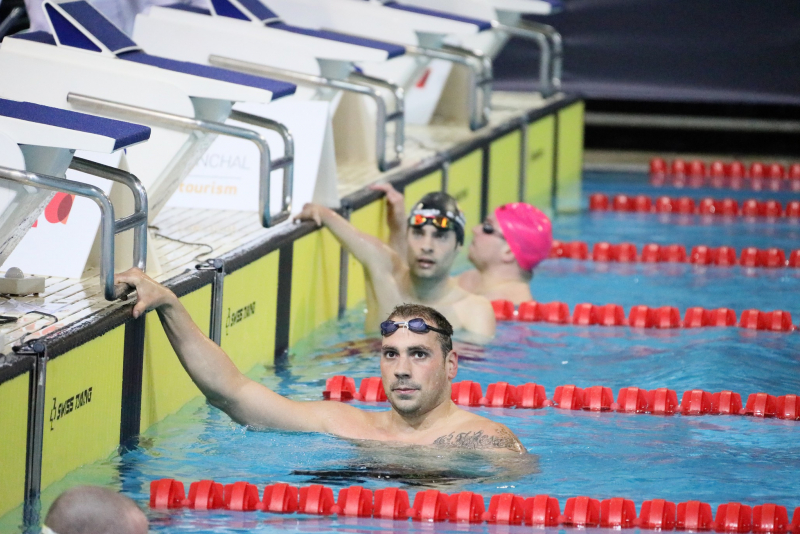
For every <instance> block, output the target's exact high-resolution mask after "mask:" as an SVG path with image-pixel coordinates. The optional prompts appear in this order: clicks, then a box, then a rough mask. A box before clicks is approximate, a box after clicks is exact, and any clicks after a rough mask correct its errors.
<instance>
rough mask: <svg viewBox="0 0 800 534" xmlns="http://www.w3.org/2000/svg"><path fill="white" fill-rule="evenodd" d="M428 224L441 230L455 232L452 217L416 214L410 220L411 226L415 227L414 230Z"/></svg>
mask: <svg viewBox="0 0 800 534" xmlns="http://www.w3.org/2000/svg"><path fill="white" fill-rule="evenodd" d="M428 223H430V224H432V225H433V226H434V227H436V228H438V229H439V230H453V229H454V226H455V225H454V223H453V221H452V220H451V219H450V217H447V216H446V215H423V214H421V213H416V214H412V215H411V217H409V218H408V224H409V226H413V227H414V228H420V227H422V226H425V225H426V224H428Z"/></svg>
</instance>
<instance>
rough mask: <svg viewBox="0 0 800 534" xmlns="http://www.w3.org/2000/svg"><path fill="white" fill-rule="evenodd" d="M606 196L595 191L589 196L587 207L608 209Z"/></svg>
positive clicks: (595, 209) (601, 209) (593, 209)
mask: <svg viewBox="0 0 800 534" xmlns="http://www.w3.org/2000/svg"><path fill="white" fill-rule="evenodd" d="M608 206H609V203H608V196H607V195H604V194H602V193H595V194H594V195H592V196H590V197H589V209H590V210H592V211H608Z"/></svg>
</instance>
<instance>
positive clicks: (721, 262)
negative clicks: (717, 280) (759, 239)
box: [714, 247, 736, 267]
mask: <svg viewBox="0 0 800 534" xmlns="http://www.w3.org/2000/svg"><path fill="white" fill-rule="evenodd" d="M714 265H717V266H719V267H730V266H732V265H736V250H735V249H734V248H732V247H719V248H718V249H717V250H716V251H715V252H714Z"/></svg>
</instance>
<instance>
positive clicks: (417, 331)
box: [115, 268, 526, 453]
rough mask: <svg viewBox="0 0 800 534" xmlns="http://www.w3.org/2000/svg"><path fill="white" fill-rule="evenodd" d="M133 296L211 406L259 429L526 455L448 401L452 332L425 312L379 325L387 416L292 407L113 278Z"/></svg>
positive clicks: (320, 405)
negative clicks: (153, 315)
mask: <svg viewBox="0 0 800 534" xmlns="http://www.w3.org/2000/svg"><path fill="white" fill-rule="evenodd" d="M115 281H116V282H117V283H119V282H124V283H127V284H130V285H131V286H134V287H135V288H136V299H137V302H136V305H135V306H134V308H133V316H134V317H135V318H137V317H140V316H141V315H142V314H143V313H145V312H146V311H147V310H157V311H158V316H159V319H160V320H161V324H162V326H163V327H164V331H165V332H166V334H167V338H168V339H169V341H170V344H171V345H172V348H173V349H174V350H175V353H176V354H177V355H178V358H179V359H180V362H181V364H182V365H183V367H184V369H186V372H187V373H189V376H190V377H191V379H192V380H193V381H194V383H195V384H196V385H197V387H198V388H199V389H200V391H201V392H202V393H203V394H204V395H205V396H206V399H207V400H208V402H209V403H211V404H212V405H213V406H215V407H217V408H219V409H220V410H223V411H224V412H225V413H227V414H228V415H229V416H230V417H231V419H233V420H234V421H236V422H238V423H240V424H242V425H248V426H252V427H256V428H269V429H277V430H290V431H297V432H324V433H327V434H333V435H335V436H339V437H342V438H347V439H353V440H372V441H383V442H392V443H402V444H408V445H424V446H431V447H436V448H441V449H473V450H476V449H478V450H487V451H495V452H515V453H524V452H526V451H525V447H523V446H522V444H521V443H520V441H519V440H518V439H517V437H516V436H515V435H514V434H513V433H512V432H511V431H510V430H509V429H508V428H506V427H505V426H504V425H501V424H499V423H495V422H493V421H491V420H489V419H487V418H485V417H481V416H479V415H477V414H474V413H472V412H468V411H466V410H464V409H462V408H459V407H458V406H456V404H455V403H453V401H452V400H451V398H450V397H451V384H452V383H453V379H454V378H455V377H456V373H457V372H458V354H456V352H455V351H454V350H453V342H452V339H451V336H452V335H453V327H452V325H451V324H450V323H449V322H448V321H447V319H445V317H444V316H443V315H442V314H441V313H439V312H437V311H436V310H434V309H433V308H429V307H427V306H422V305H419V304H402V305H399V306H396V307H395V308H394V309H393V310H392V311H391V313H390V314H388V315H389V318H388V319H387V320H386V321H383V322H382V323H380V331H381V337H382V343H381V360H380V369H381V380H382V382H383V389H384V391H385V392H386V396H387V397H388V400H389V404H390V405H391V409H389V410H386V411H380V412H376V411H365V410H361V409H359V408H357V407H355V406H353V405H350V404H345V403H342V402H331V401H294V400H291V399H288V398H286V397H283V396H281V395H279V394H277V393H275V392H274V391H272V390H271V389H269V388H267V387H266V386H264V385H263V384H261V383H259V382H256V381H254V380H251V379H250V378H248V377H246V376H245V375H243V374H242V373H241V372H240V371H239V370H238V369H237V368H236V365H234V363H233V362H232V361H231V360H230V358H229V357H228V355H227V354H225V352H224V351H223V350H222V348H221V347H219V345H217V344H216V343H214V342H213V341H211V340H210V339H209V338H208V337H206V335H205V334H203V332H201V331H200V329H199V328H198V327H197V325H196V324H195V323H194V321H193V320H192V318H191V316H190V315H189V312H188V311H186V308H184V307H183V305H182V304H181V302H180V300H178V298H177V297H176V296H175V294H174V293H173V292H172V291H170V290H169V289H167V288H165V287H164V286H162V285H161V284H159V283H157V282H155V281H154V280H153V279H151V278H150V277H148V276H147V275H145V274H144V273H143V272H142V271H140V270H138V269H135V268H134V269H131V270H129V271H126V272H124V273H121V274H118V275H117V276H116V277H115Z"/></svg>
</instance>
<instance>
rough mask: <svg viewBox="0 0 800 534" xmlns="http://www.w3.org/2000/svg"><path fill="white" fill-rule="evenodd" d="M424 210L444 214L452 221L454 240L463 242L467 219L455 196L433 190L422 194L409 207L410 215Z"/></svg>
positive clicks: (461, 243) (460, 243)
mask: <svg viewBox="0 0 800 534" xmlns="http://www.w3.org/2000/svg"><path fill="white" fill-rule="evenodd" d="M424 210H437V211H438V212H439V213H440V214H441V215H445V216H447V217H449V218H450V220H451V221H452V222H453V231H454V232H455V234H456V242H457V243H458V244H459V245H463V244H464V231H465V226H466V225H467V220H466V219H465V218H464V212H462V211H461V208H459V207H458V202H457V201H456V199H455V197H453V196H451V195H448V194H447V193H445V192H444V191H434V192H432V193H428V194H426V195H425V196H423V197H422V198H421V199H419V200H418V201H417V203H416V204H414V207H413V208H411V215H412V216H413V215H414V212H416V211H424Z"/></svg>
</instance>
